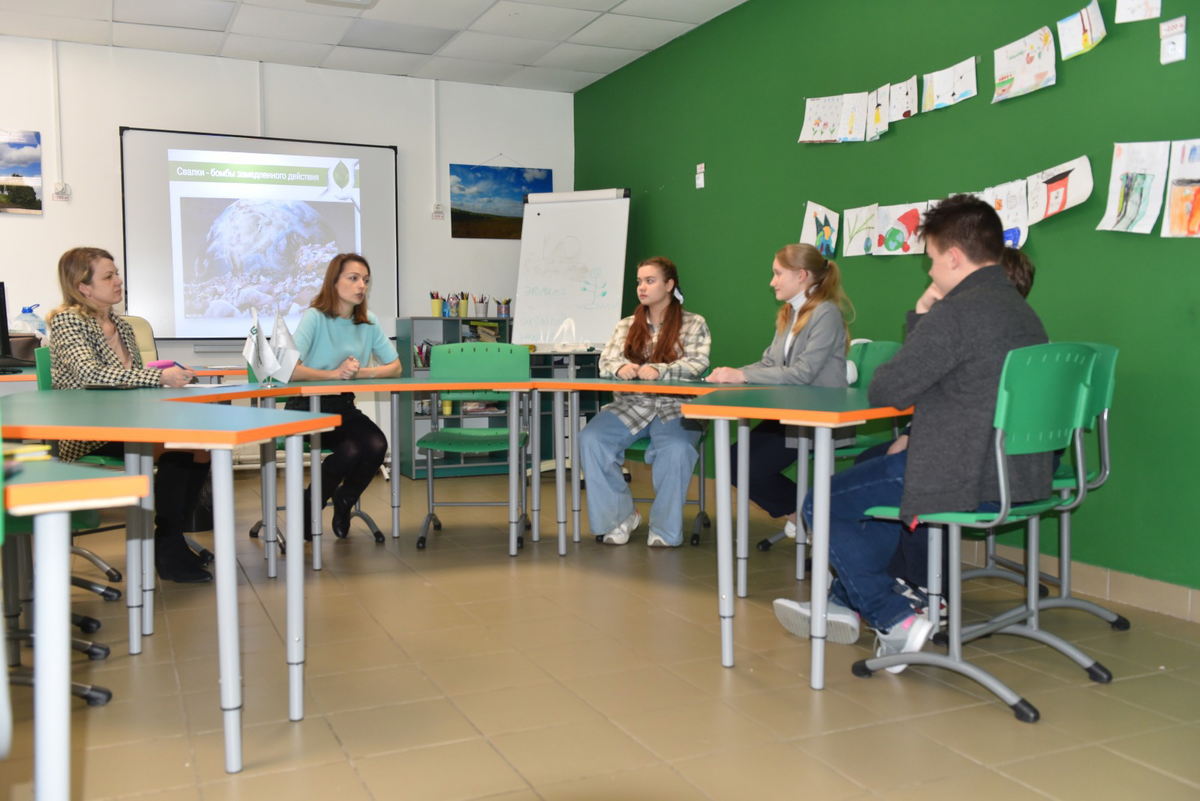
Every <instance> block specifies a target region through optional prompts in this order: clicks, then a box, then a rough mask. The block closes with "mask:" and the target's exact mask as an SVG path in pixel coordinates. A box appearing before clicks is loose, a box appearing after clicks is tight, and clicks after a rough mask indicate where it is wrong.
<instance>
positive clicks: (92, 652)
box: [84, 643, 109, 662]
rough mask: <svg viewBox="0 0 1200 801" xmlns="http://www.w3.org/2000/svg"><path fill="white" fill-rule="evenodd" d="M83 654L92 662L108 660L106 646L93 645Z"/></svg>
mask: <svg viewBox="0 0 1200 801" xmlns="http://www.w3.org/2000/svg"><path fill="white" fill-rule="evenodd" d="M84 653H86V654H87V657H88V659H90V660H92V661H93V662H99V661H100V660H101V659H108V653H109V649H108V646H107V645H100V644H99V643H93V644H92V646H91V647H90V648H88V649H87V651H85V652H84Z"/></svg>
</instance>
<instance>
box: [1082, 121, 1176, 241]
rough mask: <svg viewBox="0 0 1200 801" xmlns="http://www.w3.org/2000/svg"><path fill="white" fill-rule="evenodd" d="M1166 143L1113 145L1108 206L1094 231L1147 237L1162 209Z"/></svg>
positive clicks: (1165, 176)
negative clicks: (1145, 235) (1120, 232)
mask: <svg viewBox="0 0 1200 801" xmlns="http://www.w3.org/2000/svg"><path fill="white" fill-rule="evenodd" d="M1170 155H1171V143H1170V142H1117V143H1116V144H1115V145H1113V163H1112V175H1111V176H1110V177H1109V180H1108V206H1107V208H1106V209H1105V211H1104V217H1103V218H1102V219H1101V220H1100V224H1099V225H1097V226H1096V230H1097V231H1127V232H1129V233H1132V234H1148V233H1150V232H1151V230H1152V229H1153V228H1154V223H1155V222H1156V221H1157V220H1158V212H1159V211H1160V210H1161V209H1162V201H1163V189H1164V187H1165V186H1166V183H1167V182H1166V178H1167V161H1168V160H1169V159H1170Z"/></svg>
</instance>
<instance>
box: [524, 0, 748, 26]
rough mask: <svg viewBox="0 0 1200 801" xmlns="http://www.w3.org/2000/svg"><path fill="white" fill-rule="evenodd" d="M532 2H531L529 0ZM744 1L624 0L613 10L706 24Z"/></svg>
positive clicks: (630, 14) (640, 15) (636, 15)
mask: <svg viewBox="0 0 1200 801" xmlns="http://www.w3.org/2000/svg"><path fill="white" fill-rule="evenodd" d="M530 2H533V0H530ZM744 2H746V0H625V2H623V3H621V4H620V5H619V6H617V7H616V8H614V9H613V11H614V12H615V13H617V14H628V15H629V16H632V17H653V18H654V19H670V20H675V21H677V22H694V23H696V24H699V23H701V22H708V21H709V20H710V19H712V18H713V17H715V16H717V15H718V14H724V13H725V12H726V11H728V10H729V9H731V8H733V7H734V6H740V5H741V4H742V3H744Z"/></svg>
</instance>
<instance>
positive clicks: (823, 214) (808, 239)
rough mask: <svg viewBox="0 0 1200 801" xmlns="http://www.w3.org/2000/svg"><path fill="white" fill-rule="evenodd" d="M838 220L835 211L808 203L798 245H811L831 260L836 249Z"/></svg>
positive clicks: (818, 204) (817, 204)
mask: <svg viewBox="0 0 1200 801" xmlns="http://www.w3.org/2000/svg"><path fill="white" fill-rule="evenodd" d="M839 219H840V218H839V217H838V213H837V212H836V211H831V210H830V209H827V208H825V207H824V206H822V205H821V204H820V203H813V202H812V201H811V200H810V201H808V205H807V206H805V208H804V223H803V224H802V225H801V226H800V244H802V245H812V246H813V247H815V248H816V249H817V250H819V251H821V255H822V256H824V257H825V258H827V259H832V258H833V254H834V251H835V250H836V249H837V235H838V220H839Z"/></svg>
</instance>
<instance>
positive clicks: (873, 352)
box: [846, 341, 900, 389]
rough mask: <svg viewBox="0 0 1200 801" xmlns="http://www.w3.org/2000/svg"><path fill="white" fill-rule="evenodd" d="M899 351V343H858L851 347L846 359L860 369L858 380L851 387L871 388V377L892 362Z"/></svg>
mask: <svg viewBox="0 0 1200 801" xmlns="http://www.w3.org/2000/svg"><path fill="white" fill-rule="evenodd" d="M898 350H900V343H899V342H886V341H884V342H857V343H855V344H853V345H851V346H850V352H849V353H848V354H846V359H847V360H848V361H852V362H854V366H855V367H857V368H858V378H857V379H855V381H854V383H853V384H851V385H850V386H851V387H853V388H859V389H867V388H868V387H870V386H871V376H873V375H875V370H876V369H877V368H878V367H879V366H880V365H884V364H887V363H888V362H889V361H891V358H892V357H893V356H895V355H896V351H898Z"/></svg>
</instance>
